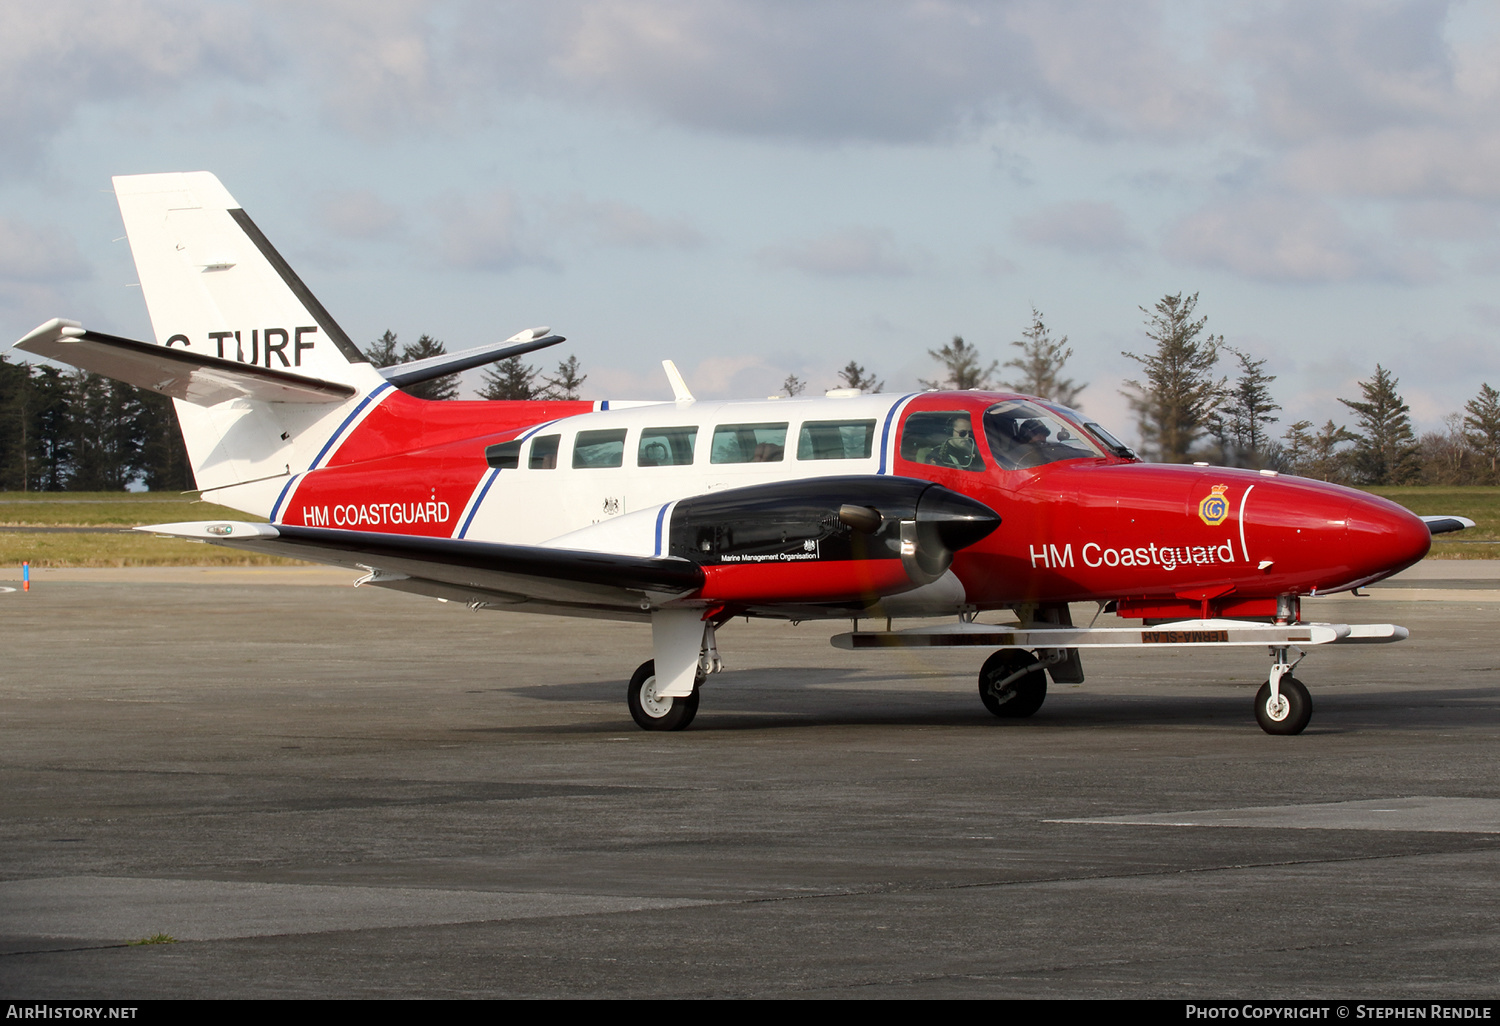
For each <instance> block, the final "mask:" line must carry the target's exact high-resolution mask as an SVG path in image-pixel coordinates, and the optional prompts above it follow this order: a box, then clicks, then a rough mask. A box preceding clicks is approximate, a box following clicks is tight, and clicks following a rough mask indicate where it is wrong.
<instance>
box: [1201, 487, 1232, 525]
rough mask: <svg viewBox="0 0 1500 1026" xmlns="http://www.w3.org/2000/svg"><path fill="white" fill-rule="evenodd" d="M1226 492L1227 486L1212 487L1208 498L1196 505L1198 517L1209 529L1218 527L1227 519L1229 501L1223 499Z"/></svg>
mask: <svg viewBox="0 0 1500 1026" xmlns="http://www.w3.org/2000/svg"><path fill="white" fill-rule="evenodd" d="M1227 491H1229V486H1228V485H1214V486H1213V487H1212V488H1210V489H1209V494H1208V496H1207V497H1206V498H1204V500H1203V501H1202V502H1200V503H1198V516H1199V517H1201V518H1202V519H1203V522H1204V523H1205V524H1207V525H1208V526H1209V527H1218V526H1219V525H1220V524H1222V523H1223V522H1224V521H1225V520H1226V519H1227V518H1228V517H1229V500H1228V499H1226V498H1224V493H1225V492H1227Z"/></svg>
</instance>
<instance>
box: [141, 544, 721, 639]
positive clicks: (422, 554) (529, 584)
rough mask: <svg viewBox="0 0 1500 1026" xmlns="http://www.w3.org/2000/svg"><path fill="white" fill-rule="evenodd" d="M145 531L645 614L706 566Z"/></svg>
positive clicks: (492, 592) (610, 614)
mask: <svg viewBox="0 0 1500 1026" xmlns="http://www.w3.org/2000/svg"><path fill="white" fill-rule="evenodd" d="M136 530H139V531H149V532H151V533H154V534H165V535H170V536H172V537H174V538H191V539H194V540H197V541H207V542H212V543H214V544H216V545H228V546H231V547H233V548H237V549H246V550H249V551H251V552H263V553H266V554H267V555H273V556H286V557H289V558H291V559H305V560H308V561H309V562H313V563H327V564H330V565H332V566H342V567H348V568H349V569H351V570H363V571H365V576H364V577H362V578H361V579H360V580H359V581H357V582H355V583H356V584H373V585H376V586H378V587H382V588H390V589H392V590H394V591H406V592H412V593H414V594H417V595H426V596H429V597H431V598H440V599H446V600H448V601H453V602H466V603H470V604H472V605H475V606H493V607H503V608H507V609H515V610H519V611H525V612H534V613H561V614H566V615H569V616H597V617H605V618H610V619H630V620H645V619H649V617H650V609H652V608H654V607H656V606H659V605H661V604H662V603H664V602H671V601H673V600H676V599H681V598H686V597H689V596H691V595H692V594H693V593H695V592H697V591H698V590H699V589H701V588H702V587H703V582H704V574H703V570H702V569H701V568H700V567H699V566H698V565H697V564H696V563H691V562H689V561H688V560H685V559H680V558H677V557H670V556H669V557H662V556H627V555H618V554H615V553H608V552H584V551H579V550H575V549H554V548H543V547H541V546H536V545H500V544H495V543H493V542H473V541H464V540H461V539H455V538H424V537H417V536H414V535H400V534H373V533H370V532H365V531H339V530H334V529H331V528H325V527H294V526H292V525H289V524H275V525H272V524H248V523H237V522H226V521H204V522H195V523H180V524H154V525H151V526H149V527H140V528H137V529H136Z"/></svg>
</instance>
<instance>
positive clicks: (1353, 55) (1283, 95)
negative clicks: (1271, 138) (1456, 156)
mask: <svg viewBox="0 0 1500 1026" xmlns="http://www.w3.org/2000/svg"><path fill="white" fill-rule="evenodd" d="M1452 6H1453V5H1452V4H1451V3H1449V2H1447V0H1401V2H1393V3H1374V4H1372V3H1363V2H1343V3H1338V2H1335V3H1306V2H1302V0H1283V2H1280V3H1274V4H1261V5H1257V6H1255V7H1252V8H1251V9H1250V12H1249V13H1248V16H1246V17H1244V18H1243V20H1241V21H1240V22H1239V23H1238V24H1234V25H1233V26H1232V27H1230V28H1229V29H1228V31H1226V33H1225V38H1224V40H1223V42H1222V43H1221V48H1222V49H1223V51H1224V52H1225V55H1226V56H1227V57H1230V58H1231V59H1233V60H1236V61H1239V62H1241V63H1243V64H1245V65H1246V66H1247V67H1248V68H1249V69H1250V73H1251V77H1252V80H1253V83H1254V89H1255V112H1256V116H1257V118H1258V120H1259V122H1260V124H1261V126H1262V128H1263V129H1265V130H1266V131H1268V132H1270V133H1272V134H1273V135H1275V136H1277V137H1280V138H1282V139H1288V140H1307V139H1313V138H1318V137H1321V136H1326V135H1328V134H1329V133H1337V134H1347V133H1364V132H1370V131H1375V130H1378V129H1381V128H1387V127H1390V126H1392V125H1397V124H1403V123H1417V122H1422V121H1426V120H1428V119H1429V118H1430V117H1432V116H1433V115H1439V116H1441V115H1443V114H1444V113H1445V112H1448V111H1450V110H1451V109H1452V107H1453V101H1454V89H1455V65H1454V59H1453V54H1452V52H1451V51H1450V48H1449V47H1448V45H1447V44H1446V42H1445V41H1444V36H1443V29H1444V24H1445V21H1446V20H1447V18H1448V16H1449V12H1450V10H1451V8H1452Z"/></svg>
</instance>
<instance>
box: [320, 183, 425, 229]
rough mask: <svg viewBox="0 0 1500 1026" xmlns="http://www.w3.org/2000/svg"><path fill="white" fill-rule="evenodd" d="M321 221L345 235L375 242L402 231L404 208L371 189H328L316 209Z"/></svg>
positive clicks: (325, 225)
mask: <svg viewBox="0 0 1500 1026" xmlns="http://www.w3.org/2000/svg"><path fill="white" fill-rule="evenodd" d="M316 217H317V219H318V223H319V224H320V225H322V226H323V227H324V228H326V229H327V230H328V231H330V232H332V233H333V234H334V235H336V236H337V237H339V238H341V239H349V240H352V241H355V242H375V241H379V240H381V239H389V238H392V237H394V236H396V235H399V234H401V232H402V231H403V230H404V228H405V218H404V217H403V216H402V214H401V211H400V210H398V209H397V208H396V207H394V206H392V205H391V204H389V203H387V202H386V201H385V200H383V199H381V198H380V197H379V196H377V195H376V194H375V193H374V192H372V191H370V190H369V189H347V190H343V191H339V192H330V193H324V194H323V195H322V196H320V197H319V203H318V207H317V211H316Z"/></svg>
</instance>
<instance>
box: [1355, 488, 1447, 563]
mask: <svg viewBox="0 0 1500 1026" xmlns="http://www.w3.org/2000/svg"><path fill="white" fill-rule="evenodd" d="M1346 538H1347V540H1348V543H1349V549H1350V552H1351V553H1352V554H1353V557H1354V560H1353V561H1354V562H1355V564H1356V565H1357V567H1358V568H1359V571H1360V573H1361V575H1362V576H1364V577H1365V578H1366V580H1367V581H1373V580H1378V579H1380V578H1382V577H1389V576H1390V575H1391V574H1394V573H1397V572H1398V571H1401V570H1405V569H1406V568H1407V567H1409V566H1411V565H1412V564H1413V563H1415V562H1417V561H1418V560H1420V559H1421V558H1422V557H1423V556H1425V555H1427V550H1428V549H1430V548H1431V547H1432V532H1431V531H1429V530H1428V528H1427V525H1426V524H1425V523H1423V522H1422V520H1421V518H1420V517H1418V516H1417V515H1416V514H1414V513H1412V512H1411V511H1410V510H1408V509H1406V508H1405V507H1403V506H1398V505H1396V503H1394V502H1391V501H1389V500H1387V499H1382V498H1379V497H1377V496H1373V495H1372V496H1366V497H1363V498H1360V499H1357V500H1355V502H1354V503H1353V504H1352V505H1351V506H1350V507H1349V514H1348V528H1347V533H1346Z"/></svg>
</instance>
